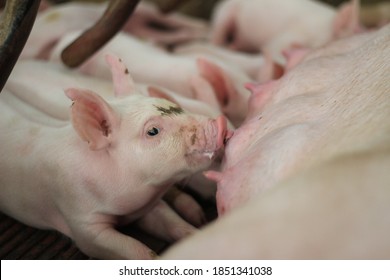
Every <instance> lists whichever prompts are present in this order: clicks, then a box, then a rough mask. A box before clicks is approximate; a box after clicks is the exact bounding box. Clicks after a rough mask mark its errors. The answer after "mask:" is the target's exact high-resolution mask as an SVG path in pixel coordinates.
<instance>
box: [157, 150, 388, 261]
mask: <svg viewBox="0 0 390 280" xmlns="http://www.w3.org/2000/svg"><path fill="white" fill-rule="evenodd" d="M384 147H386V148H384ZM388 166H390V149H389V145H388V144H387V145H385V146H382V147H381V148H379V147H377V146H372V147H370V148H369V149H367V150H365V151H364V152H362V153H354V154H348V155H345V156H342V157H337V158H334V159H333V160H331V161H329V162H325V163H323V164H321V165H318V166H312V168H310V169H308V170H306V171H304V172H301V173H299V174H296V175H295V176H293V177H292V178H289V179H287V180H285V181H284V182H281V183H280V184H278V185H277V186H275V188H273V189H272V190H270V191H268V192H264V193H262V194H261V195H257V196H255V197H253V198H252V201H250V202H248V203H247V204H245V205H243V206H242V207H240V208H239V209H236V210H235V211H232V212H231V213H229V214H227V215H224V216H223V217H222V218H220V219H218V220H217V221H216V222H214V223H212V224H209V225H208V226H206V227H204V228H203V229H202V230H201V231H199V232H197V233H196V234H194V235H192V236H190V237H188V238H186V239H185V240H183V241H182V242H180V243H177V244H175V245H173V246H172V247H170V248H169V250H168V251H167V252H165V253H164V254H163V255H162V259H170V260H181V259H183V260H192V259H194V260H204V259H215V260H221V259H229V260H238V259H242V260H263V259H265V260H267V259H270V260H274V259H277V260H278V259H280V260H289V259H297V260H302V259H305V260H310V259H314V260H317V259H324V260H332V259H337V260H340V259H346V260H351V259H361V260H368V259H372V260H379V259H384V260H388V259H389V258H390V241H389V238H388V235H389V232H390V224H389V218H388V213H389V211H390V201H389V197H390V189H389V188H388V186H389V182H390V174H389V172H388Z"/></svg>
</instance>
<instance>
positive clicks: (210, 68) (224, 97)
mask: <svg viewBox="0 0 390 280" xmlns="http://www.w3.org/2000/svg"><path fill="white" fill-rule="evenodd" d="M197 66H198V69H199V72H200V74H201V76H202V77H203V78H204V79H205V80H207V81H208V82H209V83H210V84H211V86H212V88H213V89H214V93H215V95H216V97H217V100H218V102H219V105H220V107H221V108H222V109H223V108H226V107H227V106H228V105H229V102H230V101H231V100H232V99H234V97H235V95H237V94H238V93H237V91H236V90H235V88H234V85H233V83H232V81H231V79H230V77H229V76H228V75H227V74H226V73H225V71H224V70H222V69H221V68H220V67H219V66H218V65H216V64H214V63H212V62H210V61H208V60H206V59H203V58H198V59H197Z"/></svg>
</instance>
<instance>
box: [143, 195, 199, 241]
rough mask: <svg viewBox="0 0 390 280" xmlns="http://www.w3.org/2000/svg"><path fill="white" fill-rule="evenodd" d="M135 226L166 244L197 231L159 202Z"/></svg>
mask: <svg viewBox="0 0 390 280" xmlns="http://www.w3.org/2000/svg"><path fill="white" fill-rule="evenodd" d="M137 225H138V226H139V227H140V228H141V229H142V230H143V231H145V232H147V233H150V234H152V235H153V236H156V237H157V238H160V239H162V240H165V241H168V242H173V241H176V240H179V239H182V238H184V237H186V236H188V235H190V234H191V233H194V232H195V231H197V229H196V228H195V227H193V226H192V225H190V224H188V223H187V222H186V221H184V220H183V219H182V218H181V217H180V216H179V215H178V214H177V213H176V212H175V211H173V210H172V208H170V207H169V206H168V205H167V203H166V202H164V201H160V202H159V203H158V204H157V205H156V206H155V207H154V208H153V209H152V210H151V211H150V212H149V213H147V214H146V215H145V216H143V217H142V218H141V219H140V220H138V221H137Z"/></svg>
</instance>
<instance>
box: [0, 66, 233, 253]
mask: <svg viewBox="0 0 390 280" xmlns="http://www.w3.org/2000/svg"><path fill="white" fill-rule="evenodd" d="M111 66H112V67H113V68H114V69H113V73H114V76H115V77H114V81H115V82H116V83H128V84H127V85H115V89H116V96H117V98H116V99H111V100H110V101H109V102H107V101H105V100H104V99H103V98H102V97H100V96H99V95H98V94H96V93H94V92H92V91H90V90H81V89H75V88H71V89H67V90H66V95H67V97H68V98H70V99H71V100H72V101H73V105H72V107H71V113H70V115H71V122H66V121H64V122H63V124H62V125H60V126H57V125H51V124H47V123H42V122H36V121H34V120H33V118H32V117H31V116H29V112H30V113H31V114H33V113H34V110H35V109H32V111H23V113H22V114H20V113H19V112H21V111H22V109H23V108H22V107H18V108H16V107H15V106H19V105H18V103H9V102H8V103H6V102H3V100H4V99H3V98H2V100H1V102H0V106H1V108H2V112H3V117H2V119H1V123H0V126H1V130H2V131H3V133H2V134H1V142H2V143H3V145H2V146H1V147H3V149H1V154H2V155H3V157H4V161H2V164H0V174H1V179H0V181H1V182H0V183H1V184H0V185H1V186H2V187H1V192H2V195H1V198H0V209H1V211H3V212H4V213H6V214H8V215H10V216H13V217H15V218H16V219H18V220H20V221H22V222H24V223H26V224H29V225H31V226H34V227H38V228H44V229H55V230H58V231H60V232H62V233H64V234H65V235H67V236H69V237H70V238H72V239H73V240H74V241H75V242H76V244H77V245H78V246H79V248H80V249H81V250H82V251H84V252H85V253H86V254H88V255H90V256H92V257H95V258H104V259H105V258H110V259H119V258H128V259H140V258H142V259H149V258H152V257H154V254H153V253H152V252H151V250H150V249H149V248H147V247H146V246H145V245H143V244H142V243H140V242H139V241H137V240H135V239H133V238H131V237H129V236H125V235H123V234H121V233H120V232H118V231H117V230H116V226H118V225H121V224H126V223H129V222H133V221H138V222H139V223H140V224H141V225H142V226H144V227H145V229H146V230H151V229H153V230H154V233H155V234H156V235H158V236H160V237H163V238H164V239H166V240H168V241H172V240H177V239H179V238H182V237H183V236H186V235H188V234H190V233H192V232H193V231H194V230H195V228H194V227H192V226H190V225H189V224H187V223H186V222H184V221H183V220H182V219H181V218H179V216H178V215H177V214H176V213H174V212H173V211H172V209H170V208H169V207H167V206H166V204H165V203H163V202H162V201H161V197H162V196H163V194H164V193H165V192H166V191H167V190H168V188H169V186H171V185H172V184H173V183H174V182H177V181H180V180H182V179H183V178H184V177H186V176H189V175H190V174H193V173H195V172H198V171H200V170H203V169H205V168H207V167H208V166H210V164H211V162H212V159H213V158H214V157H215V156H216V155H217V154H218V152H219V151H220V150H221V149H222V148H223V146H224V141H225V138H226V137H227V135H228V130H227V123H226V119H225V118H224V117H222V116H221V117H218V118H217V119H216V120H214V119H209V118H206V117H202V116H197V115H192V114H188V113H186V112H184V111H183V110H182V109H181V108H179V107H178V106H177V105H176V104H174V103H171V102H169V101H166V100H164V99H157V98H150V97H145V96H143V95H140V94H137V93H136V92H135V91H134V89H133V88H132V84H131V82H130V81H131V80H130V78H129V79H125V77H117V75H124V76H128V74H127V73H124V72H120V71H116V70H118V68H116V67H118V65H115V64H112V65H111ZM120 73H121V74H120ZM124 89H125V90H124ZM129 91H130V92H129ZM2 94H4V95H7V94H9V92H8V91H7V90H5V91H4V92H3V93H2ZM25 106H27V104H25ZM15 155H20V157H19V156H18V157H15ZM20 159H23V160H20ZM161 162H164V164H163V165H162V164H161ZM86 163H87V164H86ZM135 163H136V164H135ZM21 174H23V176H21ZM36 174H42V176H39V177H37V176H36ZM45 174H46V175H45ZM32 178H34V179H32ZM2 198H6V199H2ZM26 209H28V210H26ZM157 221H158V223H157V224H156V222H157ZM153 230H152V231H153Z"/></svg>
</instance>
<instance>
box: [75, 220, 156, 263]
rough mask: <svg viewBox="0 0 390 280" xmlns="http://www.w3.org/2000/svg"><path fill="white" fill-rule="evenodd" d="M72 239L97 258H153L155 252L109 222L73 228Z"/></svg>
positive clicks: (81, 248) (86, 252)
mask: <svg viewBox="0 0 390 280" xmlns="http://www.w3.org/2000/svg"><path fill="white" fill-rule="evenodd" d="M72 235H73V239H74V240H75V242H76V245H77V246H78V247H79V248H80V250H82V251H83V252H84V253H85V254H87V255H88V256H91V257H95V258H99V259H113V260H118V259H135V260H137V259H153V258H155V257H156V256H157V254H156V253H155V252H154V251H152V250H151V249H150V248H148V247H147V246H146V245H144V244H142V243H141V242H139V241H138V240H136V239H134V238H132V237H130V236H128V235H125V234H123V233H121V232H119V231H117V230H116V229H115V228H114V227H113V226H112V224H110V223H99V224H92V225H88V226H82V227H79V228H74V230H73V232H72Z"/></svg>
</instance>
